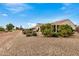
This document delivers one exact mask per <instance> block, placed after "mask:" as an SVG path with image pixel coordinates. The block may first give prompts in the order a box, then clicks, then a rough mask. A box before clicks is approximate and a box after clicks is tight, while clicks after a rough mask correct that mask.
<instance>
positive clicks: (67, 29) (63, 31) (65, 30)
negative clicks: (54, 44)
mask: <svg viewBox="0 0 79 59" xmlns="http://www.w3.org/2000/svg"><path fill="white" fill-rule="evenodd" d="M59 34H60V36H62V37H68V36H71V35H72V34H73V29H72V27H71V26H69V25H61V26H60V28H59Z"/></svg>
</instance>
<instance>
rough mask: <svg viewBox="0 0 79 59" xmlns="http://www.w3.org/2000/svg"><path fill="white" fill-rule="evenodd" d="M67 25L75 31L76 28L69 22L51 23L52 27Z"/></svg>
mask: <svg viewBox="0 0 79 59" xmlns="http://www.w3.org/2000/svg"><path fill="white" fill-rule="evenodd" d="M66 24H67V25H69V26H71V27H72V28H73V29H74V30H75V29H76V26H75V25H74V24H73V23H72V22H71V21H64V22H61V23H58V22H57V23H53V24H52V25H66Z"/></svg>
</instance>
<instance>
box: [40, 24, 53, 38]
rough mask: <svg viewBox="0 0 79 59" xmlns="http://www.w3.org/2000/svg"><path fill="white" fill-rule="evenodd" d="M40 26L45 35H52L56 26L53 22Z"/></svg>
mask: <svg viewBox="0 0 79 59" xmlns="http://www.w3.org/2000/svg"><path fill="white" fill-rule="evenodd" d="M40 28H41V32H42V34H43V35H44V36H47V37H52V34H53V32H54V28H53V26H52V25H51V24H45V25H42V26H41V27H40Z"/></svg>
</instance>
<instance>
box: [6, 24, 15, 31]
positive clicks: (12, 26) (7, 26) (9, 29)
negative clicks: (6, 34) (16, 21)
mask: <svg viewBox="0 0 79 59" xmlns="http://www.w3.org/2000/svg"><path fill="white" fill-rule="evenodd" d="M13 28H14V25H13V24H7V25H6V29H7V30H8V31H12V30H13Z"/></svg>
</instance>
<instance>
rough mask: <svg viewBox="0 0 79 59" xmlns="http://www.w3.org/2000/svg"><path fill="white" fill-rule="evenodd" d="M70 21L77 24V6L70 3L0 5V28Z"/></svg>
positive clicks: (27, 26)
mask: <svg viewBox="0 0 79 59" xmlns="http://www.w3.org/2000/svg"><path fill="white" fill-rule="evenodd" d="M62 19H70V20H71V21H72V22H74V23H75V24H79V21H78V20H79V4H77V3H76V4H75V3H74V4H72V3H13V4H11V3H5V4H4V3H3V4H0V26H5V25H6V24H8V23H12V24H14V25H15V26H20V25H22V26H23V27H25V28H29V27H33V26H35V25H36V23H48V22H54V21H58V20H62Z"/></svg>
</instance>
